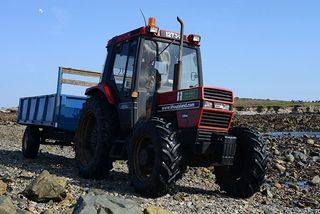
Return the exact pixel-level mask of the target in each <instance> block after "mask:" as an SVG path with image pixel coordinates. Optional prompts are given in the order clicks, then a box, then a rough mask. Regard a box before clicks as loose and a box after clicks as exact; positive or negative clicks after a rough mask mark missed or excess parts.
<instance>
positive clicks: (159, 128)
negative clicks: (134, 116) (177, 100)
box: [128, 118, 181, 197]
mask: <svg viewBox="0 0 320 214" xmlns="http://www.w3.org/2000/svg"><path fill="white" fill-rule="evenodd" d="M179 147H180V143H179V142H178V141H177V139H176V132H175V131H173V129H172V127H171V123H166V122H165V121H164V120H162V119H160V118H151V119H150V120H148V121H146V122H143V123H141V124H139V125H138V127H136V129H135V130H134V132H133V136H132V141H131V143H130V145H129V153H128V166H129V177H130V180H131V183H132V184H133V186H134V187H135V189H136V191H137V192H138V193H140V194H141V195H143V196H146V197H158V196H161V195H164V194H166V193H167V192H168V190H169V189H170V187H171V186H173V185H174V183H175V181H176V179H177V176H178V175H179V173H180V170H179V162H180V160H181V155H180V153H179V152H180V151H179Z"/></svg>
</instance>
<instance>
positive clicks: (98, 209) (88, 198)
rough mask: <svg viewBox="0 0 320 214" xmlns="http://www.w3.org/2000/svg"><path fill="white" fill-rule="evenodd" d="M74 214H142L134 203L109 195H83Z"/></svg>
mask: <svg viewBox="0 0 320 214" xmlns="http://www.w3.org/2000/svg"><path fill="white" fill-rule="evenodd" d="M73 213H74V214H86V213H101V214H102V213H108V214H126V213H132V214H135V213H137V214H138V213H139V214H141V209H140V208H139V206H138V205H137V204H136V203H135V202H134V201H132V200H128V199H121V198H117V197H113V196H108V195H94V196H92V195H83V196H81V197H80V198H79V199H78V201H77V204H76V206H75V208H74V211H73Z"/></svg>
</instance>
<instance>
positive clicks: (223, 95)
mask: <svg viewBox="0 0 320 214" xmlns="http://www.w3.org/2000/svg"><path fill="white" fill-rule="evenodd" d="M204 98H206V99H211V100H221V101H227V102H232V101H233V98H232V92H230V91H224V90H219V89H213V88H204Z"/></svg>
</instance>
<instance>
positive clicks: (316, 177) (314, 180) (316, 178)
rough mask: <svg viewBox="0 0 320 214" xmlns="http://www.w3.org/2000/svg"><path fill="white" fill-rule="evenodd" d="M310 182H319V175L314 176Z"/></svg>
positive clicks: (315, 183)
mask: <svg viewBox="0 0 320 214" xmlns="http://www.w3.org/2000/svg"><path fill="white" fill-rule="evenodd" d="M310 182H311V184H314V185H318V184H320V177H319V175H316V176H314V177H313V178H312V180H311V181H310Z"/></svg>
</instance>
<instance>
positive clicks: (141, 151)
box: [133, 137, 155, 180]
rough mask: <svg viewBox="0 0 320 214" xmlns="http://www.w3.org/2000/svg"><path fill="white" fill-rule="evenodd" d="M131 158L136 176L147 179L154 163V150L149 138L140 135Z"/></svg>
mask: <svg viewBox="0 0 320 214" xmlns="http://www.w3.org/2000/svg"><path fill="white" fill-rule="evenodd" d="M133 159H134V167H135V172H136V173H137V177H138V178H139V179H140V180H147V179H148V178H149V177H150V176H151V174H152V171H153V168H154V165H155V151H154V146H153V144H152V141H151V139H150V138H147V137H142V138H140V139H139V140H138V141H137V144H136V147H135V150H134V154H133Z"/></svg>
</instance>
